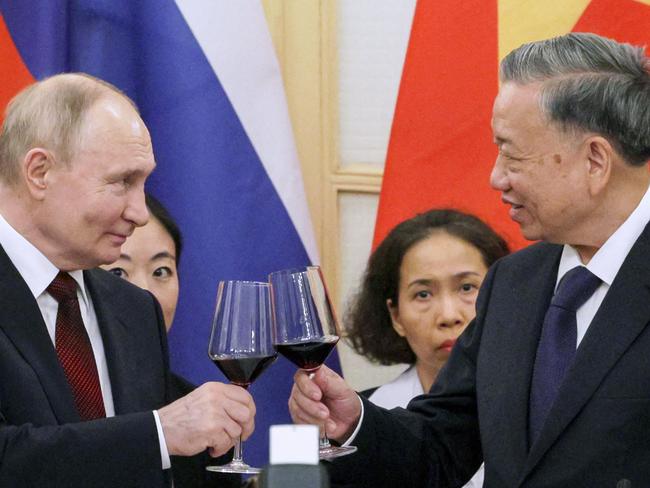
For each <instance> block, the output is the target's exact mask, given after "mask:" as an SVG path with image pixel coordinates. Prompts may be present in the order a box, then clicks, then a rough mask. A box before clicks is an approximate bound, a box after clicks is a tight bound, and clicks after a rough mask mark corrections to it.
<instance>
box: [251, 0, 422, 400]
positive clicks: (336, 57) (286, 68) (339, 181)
mask: <svg viewBox="0 0 650 488" xmlns="http://www.w3.org/2000/svg"><path fill="white" fill-rule="evenodd" d="M263 4H264V8H265V11H266V15H267V19H268V22H269V26H270V30H271V35H272V37H273V41H274V44H275V47H276V51H277V53H278V58H279V60H280V65H281V67H282V72H283V76H284V82H285V88H286V93H287V100H288V104H289V112H290V114H291V119H292V123H293V128H294V134H295V138H296V144H297V147H298V154H299V157H300V161H301V165H302V171H303V179H304V182H305V189H306V192H307V199H308V203H309V210H310V213H311V217H312V221H313V224H314V229H315V232H316V238H317V242H318V246H319V251H320V256H321V263H320V264H321V265H322V267H323V269H324V272H325V276H326V277H327V280H328V285H329V288H330V290H331V291H332V293H333V294H334V296H335V299H336V303H338V312H339V317H342V315H343V311H344V309H345V306H346V304H347V303H348V301H349V299H350V296H351V295H352V294H353V293H354V290H355V289H356V287H357V286H358V283H359V279H360V276H361V274H362V272H363V269H364V266H365V262H366V260H367V258H368V255H369V253H370V246H371V241H372V233H373V229H374V222H375V215H376V211H377V202H378V196H379V190H380V188H381V180H382V174H383V166H384V159H385V154H386V147H387V143H388V136H389V132H390V124H391V120H392V115H393V110H394V104H395V99H396V96H397V88H398V85H399V78H400V75H401V68H402V63H403V59H404V52H405V49H406V43H407V42H408V34H409V31H410V24H411V20H412V16H413V9H414V5H415V0H400V1H399V2H396V1H393V0H339V1H335V0H320V1H318V0H264V1H263ZM339 353H340V357H341V361H342V366H343V372H344V375H345V377H346V378H347V379H348V381H349V382H350V383H351V384H352V385H353V386H354V387H355V388H358V389H363V388H367V387H370V386H376V385H378V384H381V383H383V382H385V381H387V380H389V379H391V378H393V377H394V376H396V374H397V373H398V372H399V371H400V370H402V369H403V366H396V367H392V368H387V367H378V366H373V365H370V364H369V363H367V362H366V361H365V360H364V359H363V358H360V357H359V356H357V355H356V354H354V352H353V351H351V350H350V349H349V348H348V347H346V346H345V345H341V346H339Z"/></svg>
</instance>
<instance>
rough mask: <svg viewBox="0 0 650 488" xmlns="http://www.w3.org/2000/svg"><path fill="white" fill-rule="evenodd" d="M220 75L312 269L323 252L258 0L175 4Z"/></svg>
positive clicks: (183, 0) (179, 1)
mask: <svg viewBox="0 0 650 488" xmlns="http://www.w3.org/2000/svg"><path fill="white" fill-rule="evenodd" d="M176 3H177V5H178V7H179V9H180V11H181V13H182V14H183V17H184V18H185V20H186V22H187V23H188V25H189V26H190V29H191V30H192V33H193V34H194V36H195V38H196V40H197V42H198V43H199V45H200V46H201V48H202V49H203V52H204V53H205V55H206V58H207V59H208V61H209V63H210V66H212V69H213V70H214V72H215V73H216V74H217V75H218V77H219V81H220V82H221V85H222V86H223V89H224V91H225V92H226V94H227V95H228V98H229V100H230V103H232V105H233V107H234V108H235V111H236V112H237V115H238V117H239V120H240V121H241V123H242V125H243V127H244V130H245V131H246V134H247V135H248V137H249V138H250V140H251V143H252V145H253V147H254V149H255V151H256V152H257V154H258V156H259V158H260V160H261V161H262V164H263V165H264V168H265V170H266V173H267V174H268V176H269V178H270V180H271V182H272V183H273V186H274V187H275V189H276V191H277V192H278V195H279V196H280V199H281V200H282V203H283V204H284V207H285V208H286V210H287V213H288V214H289V217H290V218H291V221H292V222H293V225H294V226H295V228H296V230H297V232H298V235H299V236H300V239H301V240H302V243H303V246H304V247H305V250H306V251H307V254H308V256H309V258H310V260H311V262H312V263H318V262H319V258H318V249H317V247H316V240H315V238H314V231H313V227H312V224H311V218H310V216H309V211H308V207H307V199H306V197H305V190H304V186H303V181H302V173H301V170H300V164H299V162H298V154H297V152H296V147H295V144H294V140H293V131H292V128H291V121H290V119H289V113H288V110H287V103H286V98H285V93H284V87H283V84H282V77H281V73H280V67H279V65H278V61H277V57H276V54H275V50H274V49H273V44H272V40H271V36H270V34H269V31H268V25H267V23H266V18H265V17H264V12H263V9H262V5H261V3H260V2H259V1H257V0H238V1H236V2H235V1H232V0H214V1H212V2H210V7H211V8H210V9H205V8H203V7H204V4H203V2H198V1H193V0H177V1H176Z"/></svg>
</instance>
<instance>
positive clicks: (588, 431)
mask: <svg viewBox="0 0 650 488" xmlns="http://www.w3.org/2000/svg"><path fill="white" fill-rule="evenodd" d="M561 252H562V247H561V246H557V245H551V244H545V243H540V244H536V245H533V246H531V247H529V248H528V249H525V250H523V251H520V252H518V253H516V254H513V255H511V256H508V257H506V258H503V259H502V260H500V261H498V262H497V263H496V264H495V265H494V266H493V267H492V268H491V269H490V271H489V272H488V275H487V277H486V279H485V281H484V284H483V286H482V288H481V292H480V294H479V299H478V302H477V316H476V319H475V320H474V321H473V322H472V324H470V326H469V327H468V328H467V330H466V331H465V332H464V333H463V335H462V336H461V338H460V339H459V341H458V343H457V347H455V348H454V351H453V352H452V354H451V357H450V359H449V361H448V363H447V365H446V366H445V368H444V369H443V370H442V371H441V373H440V375H439V378H438V380H437V382H436V383H435V384H434V386H433V387H432V390H431V392H430V393H429V394H427V395H423V396H421V397H418V398H416V399H414V400H413V401H412V402H411V404H410V405H409V407H408V410H403V409H396V410H393V411H387V410H384V409H381V408H379V407H376V406H374V405H372V404H371V403H370V402H368V401H366V400H364V408H365V417H364V421H363V424H362V427H361V430H360V432H359V435H358V436H357V438H356V439H355V441H354V443H355V444H356V445H357V446H358V447H359V453H358V454H355V455H352V456H347V457H346V458H341V459H340V460H337V461H336V462H334V463H333V464H332V467H331V475H332V478H333V480H334V486H350V487H351V486H354V487H373V488H381V487H386V488H388V487H394V486H400V487H404V488H406V487H417V488H421V487H454V486H462V485H463V483H464V482H466V481H467V480H468V479H469V478H470V476H471V475H472V473H474V471H476V469H477V468H478V466H479V464H480V463H481V461H482V460H483V459H484V460H485V485H484V487H485V488H509V487H513V488H514V487H521V488H524V487H526V488H542V487H548V488H551V487H553V488H558V487H567V488H568V487H571V488H578V487H584V488H597V487H615V486H616V485H617V483H618V482H619V481H620V480H622V479H628V480H630V481H631V483H632V486H633V487H634V486H650V327H648V324H649V323H650V230H649V229H648V228H646V229H645V230H644V232H643V233H642V235H641V236H640V237H639V239H638V240H637V242H636V243H635V245H634V247H633V248H632V249H631V251H630V253H629V254H628V256H627V258H626V260H625V262H624V263H623V266H622V267H621V269H620V271H619V273H618V275H617V276H616V278H615V280H614V282H613V283H612V286H611V287H610V289H609V291H608V293H607V295H606V297H605V299H604V301H603V303H602V304H601V306H600V308H599V310H598V312H597V313H596V315H595V317H594V319H593V321H592V323H591V324H590V326H589V329H588V331H587V333H586V335H585V337H584V338H583V340H582V342H581V343H580V346H579V348H578V350H577V353H576V357H575V361H574V363H573V364H572V366H571V369H570V370H569V371H568V373H567V376H566V378H565V381H564V383H563V384H562V386H561V389H560V391H559V393H558V397H557V399H556V402H555V404H554V406H553V408H552V410H551V412H550V413H549V417H548V419H547V422H546V424H545V426H544V428H543V430H542V432H541V434H540V437H539V438H538V440H537V442H536V443H535V444H534V445H532V446H531V447H529V439H528V432H527V425H528V397H529V390H530V382H531V375H532V370H533V362H534V359H535V352H536V348H537V343H538V340H539V336H540V332H541V325H542V321H543V318H544V315H545V313H546V309H547V308H548V305H549V303H550V300H551V296H552V294H553V289H554V287H555V282H556V278H557V268H558V264H559V260H560V256H561Z"/></svg>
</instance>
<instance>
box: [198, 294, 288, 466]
mask: <svg viewBox="0 0 650 488" xmlns="http://www.w3.org/2000/svg"><path fill="white" fill-rule="evenodd" d="M271 313H272V312H271V297H270V293H269V284H268V283H258V282H253V281H222V282H220V283H219V287H218V289H217V307H216V311H215V313H214V320H213V323H212V333H211V334H210V345H209V346H208V354H209V356H210V359H212V361H213V362H214V364H216V365H217V366H218V367H219V369H220V370H221V372H222V373H223V374H224V375H225V376H226V378H228V379H229V380H230V382H231V383H233V384H235V385H238V386H241V387H242V388H248V387H249V385H250V384H251V383H253V381H255V379H257V377H258V376H259V375H261V374H262V372H263V371H264V370H265V369H266V368H268V367H269V366H270V365H271V363H272V362H273V361H274V360H275V358H276V357H277V353H276V352H275V348H274V347H273V340H272V336H273V329H272V325H271V322H272V316H271ZM242 454H243V453H242V442H241V436H240V437H239V439H237V440H236V441H235V453H234V455H233V459H232V461H231V462H230V463H228V464H226V465H224V466H208V467H207V468H206V469H207V470H208V471H218V472H222V473H245V474H255V473H259V472H260V469H259V468H253V467H251V466H249V465H247V464H246V463H245V462H244V460H243V458H242Z"/></svg>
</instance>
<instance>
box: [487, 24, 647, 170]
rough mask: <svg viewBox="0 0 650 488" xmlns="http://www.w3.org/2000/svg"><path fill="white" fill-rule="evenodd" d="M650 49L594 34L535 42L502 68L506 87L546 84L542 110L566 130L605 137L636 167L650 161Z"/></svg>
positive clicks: (509, 58) (511, 56)
mask: <svg viewBox="0 0 650 488" xmlns="http://www.w3.org/2000/svg"><path fill="white" fill-rule="evenodd" d="M649 67H650V62H649V60H648V58H647V57H646V55H645V49H644V48H642V47H637V46H632V45H630V44H624V43H619V42H616V41H614V40H611V39H607V38H605V37H601V36H598V35H596V34H590V33H571V34H566V35H564V36H560V37H555V38H552V39H547V40H544V41H537V42H531V43H528V44H524V45H523V46H521V47H519V48H517V49H515V50H514V51H512V52H511V53H510V54H508V56H506V57H505V58H504V59H503V61H502V62H501V66H500V70H499V77H500V79H501V81H502V82H514V83H519V84H522V85H525V84H530V83H537V82H541V83H542V88H541V97H540V106H541V110H542V112H543V113H544V114H545V115H546V116H547V117H548V119H549V120H551V121H552V122H555V123H557V124H559V126H560V127H562V129H563V130H565V131H568V130H578V131H583V132H593V133H596V134H600V135H602V136H603V137H605V138H606V139H607V140H609V141H610V143H611V144H612V145H613V146H614V148H615V149H616V151H617V152H618V153H619V154H620V155H621V156H622V157H623V158H624V159H625V160H626V161H627V162H628V163H629V164H631V165H633V166H642V165H643V164H645V163H646V162H647V161H648V159H650V74H649V73H648V68H649Z"/></svg>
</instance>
